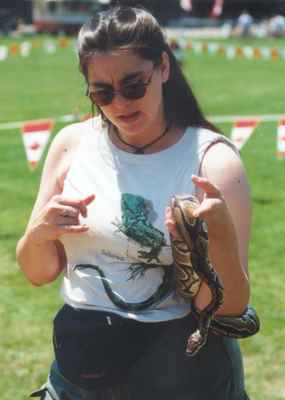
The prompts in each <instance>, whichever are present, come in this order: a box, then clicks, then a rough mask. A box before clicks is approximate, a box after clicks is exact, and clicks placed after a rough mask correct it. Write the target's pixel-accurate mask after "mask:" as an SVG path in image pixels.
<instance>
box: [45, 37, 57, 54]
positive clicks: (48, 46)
mask: <svg viewBox="0 0 285 400" xmlns="http://www.w3.org/2000/svg"><path fill="white" fill-rule="evenodd" d="M44 50H45V52H46V53H48V54H54V53H56V45H55V43H54V42H52V41H51V40H47V41H45V42H44Z"/></svg>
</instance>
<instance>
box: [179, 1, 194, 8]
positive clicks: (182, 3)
mask: <svg viewBox="0 0 285 400" xmlns="http://www.w3.org/2000/svg"><path fill="white" fill-rule="evenodd" d="M180 7H181V8H182V9H183V10H184V11H192V0H180Z"/></svg>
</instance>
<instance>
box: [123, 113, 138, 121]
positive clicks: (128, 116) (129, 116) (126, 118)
mask: <svg viewBox="0 0 285 400" xmlns="http://www.w3.org/2000/svg"><path fill="white" fill-rule="evenodd" d="M139 114H140V111H135V112H133V113H131V114H124V115H120V116H119V119H120V120H121V121H123V122H133V121H135V120H136V119H137V118H138V116H139Z"/></svg>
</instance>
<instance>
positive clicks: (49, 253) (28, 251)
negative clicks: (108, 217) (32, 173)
mask: <svg viewBox="0 0 285 400" xmlns="http://www.w3.org/2000/svg"><path fill="white" fill-rule="evenodd" d="M77 137H78V135H76V129H74V128H73V126H70V127H67V128H65V129H63V130H62V131H61V132H59V133H58V134H57V136H56V137H55V139H54V140H53V143H52V144H51V146H50V150H49V153H48V156H47V159H46V162H45V165H44V168H43V173H42V178H41V183H40V188H39V192H38V196H37V199H36V202H35V205H34V208H33V211H32V214H31V217H30V220H29V223H28V226H27V228H26V231H25V233H24V235H23V237H22V238H21V239H20V240H19V242H18V244H17V249H16V256H17V261H18V263H19V265H20V267H21V269H22V271H23V272H24V274H25V275H26V277H27V279H28V280H29V281H30V282H31V283H32V284H34V285H36V286H39V285H42V284H45V283H48V282H51V281H53V280H55V279H56V278H57V276H58V275H59V274H60V273H61V271H62V269H63V268H64V267H65V264H66V259H65V252H64V249H63V246H62V244H61V243H60V241H59V240H58V239H59V238H60V236H61V235H63V234H66V233H70V234H72V233H80V232H85V231H87V230H88V227H87V226H85V225H80V223H79V215H80V214H81V215H83V216H86V214H87V205H88V204H89V203H90V202H91V201H93V199H94V196H93V195H92V196H88V197H86V198H82V199H76V200H74V199H69V198H66V197H64V196H62V194H61V193H62V188H63V180H64V177H65V175H66V173H67V171H68V168H69V165H70V163H71V160H72V157H73V154H74V152H75V149H76V147H77V145H78V139H77Z"/></svg>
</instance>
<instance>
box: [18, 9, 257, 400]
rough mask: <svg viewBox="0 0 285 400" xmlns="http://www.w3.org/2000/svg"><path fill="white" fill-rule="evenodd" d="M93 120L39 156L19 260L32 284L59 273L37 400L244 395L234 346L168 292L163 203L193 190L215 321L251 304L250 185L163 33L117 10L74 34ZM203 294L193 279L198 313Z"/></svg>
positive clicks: (171, 285) (218, 399)
mask: <svg viewBox="0 0 285 400" xmlns="http://www.w3.org/2000/svg"><path fill="white" fill-rule="evenodd" d="M78 57H79V64H80V70H81V72H82V74H83V75H84V77H85V80H86V85H87V95H88V97H89V98H90V101H91V103H92V105H93V106H96V107H97V109H98V115H97V116H95V117H92V118H90V119H88V120H87V121H84V122H79V123H75V124H72V125H69V126H67V127H65V128H63V129H62V130H61V131H60V132H59V133H58V134H57V135H56V137H55V138H54V140H53V143H52V145H51V147H50V149H49V153H48V156H47V159H46V161H45V165H44V169H43V173H42V178H41V183H40V187H39V192H38V196H37V199H36V202H35V205H34V208H33V211H32V214H31V217H30V220H29V223H28V225H27V228H26V231H25V233H24V235H23V237H22V238H21V239H20V241H19V243H18V245H17V259H18V262H19V265H20V266H21V269H22V271H23V273H24V274H25V275H26V277H27V279H28V280H29V281H30V282H31V283H32V284H33V285H35V286H41V285H45V284H48V283H50V282H53V281H54V280H56V279H57V278H59V277H60V279H61V280H62V284H61V296H62V298H63V305H62V307H61V308H60V310H59V311H58V312H57V314H56V316H55V319H54V326H53V328H54V330H53V344H54V353H55V361H54V362H53V363H52V366H51V369H50V373H49V377H48V381H47V383H46V384H44V386H43V387H42V388H41V389H39V390H37V391H35V392H34V393H33V394H32V396H33V397H40V398H41V399H42V400H43V399H44V400H47V399H48V400H50V399H52V400H59V399H60V400H64V399H65V400H67V399H69V400H83V399H86V400H87V399H92V400H97V399H105V400H108V399H110V400H111V399H118V400H127V399H130V400H186V399H193V400H209V399H215V400H226V399H227V400H246V399H248V397H247V394H246V391H245V387H244V376H243V364H242V357H241V353H240V350H239V345H238V343H237V341H236V340H234V339H229V338H225V337H222V336H217V335H214V334H211V333H210V334H209V337H208V340H207V343H206V345H205V346H204V347H203V348H202V349H201V350H200V351H199V352H198V353H197V355H196V356H195V357H187V356H186V355H185V343H186V341H187V338H188V336H189V333H190V331H191V330H194V329H195V328H196V325H197V322H196V319H195V318H194V317H193V315H192V313H191V308H190V304H189V303H188V302H187V301H186V300H184V299H183V298H181V297H179V295H178V294H177V293H176V291H175V272H174V269H173V257H172V252H171V245H170V238H169V233H172V234H174V235H175V223H174V220H173V216H172V213H171V209H170V207H169V202H170V199H171V198H172V196H173V195H175V194H179V193H189V194H196V195H197V196H198V198H199V200H200V205H199V207H198V209H197V211H196V216H197V217H200V218H202V219H204V220H205V221H206V223H207V225H208V235H209V255H210V259H211V262H212V264H213V266H214V268H215V269H216V271H217V273H218V274H219V276H220V278H221V280H222V282H223V285H224V303H223V305H222V306H221V307H220V308H219V310H218V314H219V315H240V314H242V313H243V311H244V310H245V308H246V306H247V304H248V301H249V279H248V266H247V264H248V245H249V239H250V224H251V200H250V189H249V184H248V182H247V178H246V174H245V170H244V167H243V165H242V162H241V159H240V157H239V155H238V152H237V151H236V149H235V148H234V146H233V145H232V143H231V142H230V141H229V140H227V139H226V138H225V137H224V136H223V135H221V134H220V133H219V132H218V131H217V129H216V128H215V127H214V126H212V124H211V123H210V122H208V121H207V120H206V118H205V117H204V115H203V113H202V111H201V109H200V107H199V104H198V101H197V99H196V98H195V96H194V94H193V92H192V90H191V87H190V86H189V84H188V83H187V81H186V79H185V77H184V75H183V73H182V71H181V69H180V66H179V64H178V62H177V60H176V59H175V57H174V55H173V53H172V51H171V49H170V47H169V45H168V43H167V41H166V38H165V36H164V34H163V32H162V29H161V27H160V25H159V24H158V22H157V20H156V19H155V18H154V17H153V15H152V14H151V13H149V12H148V11H146V10H145V9H143V8H139V7H120V6H118V7H112V8H110V9H109V10H107V11H104V12H101V13H98V14H97V15H95V16H94V17H93V18H92V19H91V20H90V21H88V22H87V23H86V24H85V25H84V26H83V27H82V28H81V30H80V32H79V35H78ZM210 299H211V295H210V291H209V288H208V286H207V285H206V284H205V283H202V285H201V287H200V290H199V292H198V294H197V296H196V298H195V305H196V307H197V308H198V309H203V308H205V306H206V305H207V304H208V303H209V301H210Z"/></svg>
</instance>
